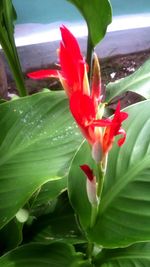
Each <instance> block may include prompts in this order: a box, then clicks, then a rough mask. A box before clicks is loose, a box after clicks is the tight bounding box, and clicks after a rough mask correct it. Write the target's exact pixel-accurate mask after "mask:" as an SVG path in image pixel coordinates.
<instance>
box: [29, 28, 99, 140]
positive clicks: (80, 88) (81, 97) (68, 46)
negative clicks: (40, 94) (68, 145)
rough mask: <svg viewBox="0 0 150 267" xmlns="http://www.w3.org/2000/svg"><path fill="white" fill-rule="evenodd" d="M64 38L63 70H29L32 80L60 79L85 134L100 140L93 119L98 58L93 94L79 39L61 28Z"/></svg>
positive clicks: (94, 116) (97, 79)
mask: <svg viewBox="0 0 150 267" xmlns="http://www.w3.org/2000/svg"><path fill="white" fill-rule="evenodd" d="M60 30H61V35H62V41H61V43H60V51H59V60H60V66H61V70H40V71H36V72H32V73H28V77H30V78H32V79H42V78H46V77H56V78H59V79H60V81H61V83H62V86H63V87H64V89H65V91H66V93H67V95H68V97H69V100H70V111H71V113H72V115H73V117H74V118H75V120H76V122H77V124H78V125H79V127H80V129H81V131H82V133H83V135H84V136H85V138H86V139H87V140H88V142H89V143H90V144H91V145H92V144H93V143H94V142H95V141H96V140H97V139H100V138H101V137H100V131H99V129H96V128H95V127H94V126H93V125H92V122H93V120H95V119H96V116H97V112H98V103H99V101H100V99H101V83H100V73H99V72H100V71H99V65H98V60H97V59H96V57H95V64H94V71H93V81H92V93H91V94H90V89H89V83H88V78H87V68H88V67H87V64H86V62H85V59H84V58H83V56H82V55H81V51H80V48H79V45H78V43H77V40H76V39H75V37H74V36H73V35H72V33H71V32H70V31H69V30H68V29H67V28H66V27H65V26H62V27H61V28H60Z"/></svg>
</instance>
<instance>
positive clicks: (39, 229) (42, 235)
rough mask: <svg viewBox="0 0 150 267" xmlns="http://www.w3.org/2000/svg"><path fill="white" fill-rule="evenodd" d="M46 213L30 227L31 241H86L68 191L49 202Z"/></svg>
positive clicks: (77, 242) (74, 242)
mask: <svg viewBox="0 0 150 267" xmlns="http://www.w3.org/2000/svg"><path fill="white" fill-rule="evenodd" d="M44 213H45V214H43V215H42V216H39V217H37V218H36V219H35V220H34V222H33V224H32V226H31V227H30V228H29V229H28V231H29V232H28V234H27V236H28V237H29V239H30V242H31V241H32V242H33V241H34V242H42V243H51V242H54V241H59V240H61V241H63V242H66V243H71V244H79V243H84V242H86V239H85V237H83V235H82V233H81V232H80V230H79V228H78V224H77V219H76V217H75V214H74V210H73V209H72V207H71V206H70V203H69V200H68V197H67V193H66V192H65V193H64V194H62V195H61V196H59V197H58V199H56V200H55V201H53V202H51V203H49V207H48V206H47V208H46V209H45V211H44Z"/></svg>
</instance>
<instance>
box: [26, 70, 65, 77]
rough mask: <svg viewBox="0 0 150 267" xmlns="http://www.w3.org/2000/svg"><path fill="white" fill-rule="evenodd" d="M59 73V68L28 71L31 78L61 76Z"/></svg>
mask: <svg viewBox="0 0 150 267" xmlns="http://www.w3.org/2000/svg"><path fill="white" fill-rule="evenodd" d="M59 73H61V72H60V71H58V70H38V71H34V72H30V73H28V74H27V76H28V77H29V78H31V79H44V78H50V77H54V78H59Z"/></svg>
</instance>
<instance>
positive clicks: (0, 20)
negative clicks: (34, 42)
mask: <svg viewBox="0 0 150 267" xmlns="http://www.w3.org/2000/svg"><path fill="white" fill-rule="evenodd" d="M16 17H17V14H16V11H15V8H14V6H13V4H12V1H11V0H7V1H5V0H0V44H1V46H2V48H3V50H4V53H5V56H6V57H7V60H8V63H9V65H10V68H11V71H12V74H13V78H14V80H15V82H16V86H17V90H18V92H19V95H20V96H25V95H27V92H26V88H25V84H24V78H23V74H22V70H21V65H20V61H19V57H18V53H17V49H16V46H15V40H14V20H15V19H16Z"/></svg>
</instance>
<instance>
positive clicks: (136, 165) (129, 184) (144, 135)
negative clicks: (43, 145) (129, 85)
mask: <svg viewBox="0 0 150 267" xmlns="http://www.w3.org/2000/svg"><path fill="white" fill-rule="evenodd" d="M126 111H127V112H128V113H129V118H128V120H126V121H125V122H124V128H125V130H126V132H127V139H126V142H125V144H124V145H123V146H122V147H120V148H119V147H118V146H117V144H114V146H113V149H112V150H111V152H110V155H109V158H108V169H107V173H106V177H105V183H104V190H103V194H102V199H101V203H100V207H99V213H98V217H97V220H96V223H95V225H94V227H93V228H92V229H89V221H90V216H91V215H90V214H91V213H90V212H91V210H90V204H89V202H88V199H87V195H86V189H85V177H84V176H83V174H82V172H81V171H80V168H79V166H80V165H81V164H89V165H90V166H91V167H93V168H95V167H94V165H93V164H92V160H91V152H90V149H89V146H88V144H86V143H85V144H84V145H83V146H82V147H81V149H80V150H79V151H78V152H77V154H76V156H75V158H74V160H73V162H72V166H71V169H70V173H69V195H70V199H71V203H72V205H73V207H74V209H75V211H76V213H77V214H78V215H79V218H80V221H81V224H82V226H83V227H84V229H85V230H86V231H87V234H88V237H89V238H90V239H91V241H92V242H96V243H97V244H99V245H102V246H104V247H107V248H114V247H121V246H127V245H130V244H131V243H134V242H138V241H147V240H150V227H149V222H150V116H149V114H150V101H149V100H147V101H143V102H141V103H138V104H135V105H132V106H130V107H128V108H127V109H126Z"/></svg>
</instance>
